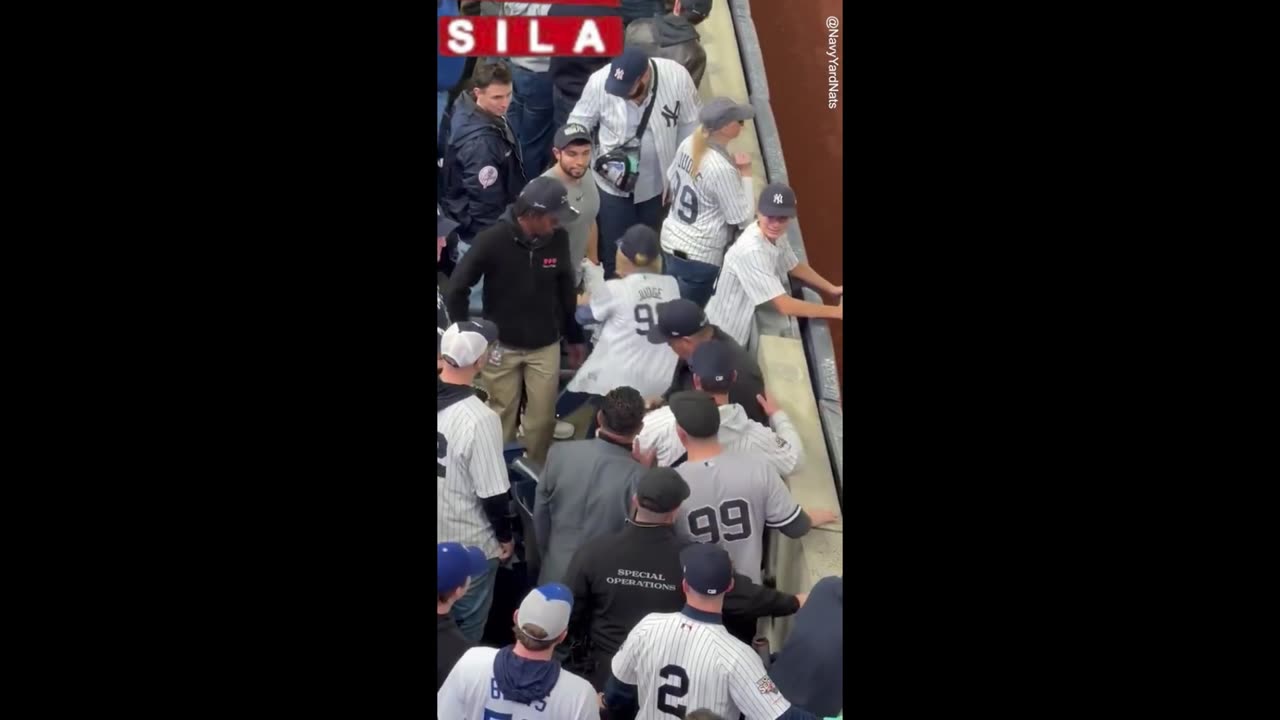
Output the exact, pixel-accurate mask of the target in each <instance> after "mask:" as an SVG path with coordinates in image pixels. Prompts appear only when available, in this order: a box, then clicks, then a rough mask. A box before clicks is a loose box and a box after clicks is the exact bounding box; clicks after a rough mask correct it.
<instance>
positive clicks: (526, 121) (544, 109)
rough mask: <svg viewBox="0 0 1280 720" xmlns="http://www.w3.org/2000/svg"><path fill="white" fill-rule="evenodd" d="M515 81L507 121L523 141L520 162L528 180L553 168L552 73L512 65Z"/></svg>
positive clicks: (518, 138) (521, 141) (517, 137)
mask: <svg viewBox="0 0 1280 720" xmlns="http://www.w3.org/2000/svg"><path fill="white" fill-rule="evenodd" d="M511 74H512V79H513V81H514V83H513V85H512V92H511V107H510V108H509V109H508V110H507V120H508V121H510V123H511V129H512V130H513V131H514V132H515V134H516V139H517V140H519V141H520V160H521V161H522V162H523V163H524V176H525V178H526V179H528V180H532V179H533V178H536V177H538V176H539V175H541V174H542V171H543V170H546V169H547V168H548V167H549V166H550V165H551V136H552V135H553V134H554V133H555V128H554V127H552V122H553V118H552V108H551V89H552V88H551V73H549V72H533V71H531V70H526V69H524V68H522V67H520V66H518V65H512V66H511Z"/></svg>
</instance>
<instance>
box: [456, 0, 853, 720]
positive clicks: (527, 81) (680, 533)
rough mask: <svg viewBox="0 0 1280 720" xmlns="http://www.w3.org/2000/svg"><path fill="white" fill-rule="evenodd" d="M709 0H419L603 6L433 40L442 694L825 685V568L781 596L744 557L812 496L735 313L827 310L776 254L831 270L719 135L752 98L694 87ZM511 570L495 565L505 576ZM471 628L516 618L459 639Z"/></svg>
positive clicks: (783, 195) (816, 278)
mask: <svg viewBox="0 0 1280 720" xmlns="http://www.w3.org/2000/svg"><path fill="white" fill-rule="evenodd" d="M711 10H712V0H674V2H667V3H663V2H660V0H622V2H621V7H619V8H607V7H595V6H562V5H555V6H551V5H546V4H543V3H523V2H507V3H499V2H495V3H489V2H467V1H465V0H464V2H462V3H461V5H459V3H458V2H456V0H437V11H438V13H439V14H440V15H442V16H443V15H458V14H505V15H539V16H541V15H550V16H555V15H559V14H565V15H573V16H577V15H607V14H618V15H620V16H621V17H622V18H623V22H624V24H625V27H626V30H625V37H626V48H625V49H624V51H623V53H622V54H621V55H620V56H618V57H615V58H600V59H583V58H551V59H546V58H507V59H501V60H498V59H479V60H474V59H467V60H466V61H463V59H461V58H444V57H441V58H440V60H441V62H440V71H439V73H440V74H439V75H438V77H437V136H438V140H439V143H438V149H437V162H438V164H439V182H438V186H437V210H436V216H437V217H436V241H437V243H436V252H437V255H436V257H437V261H438V266H439V272H438V274H437V294H436V327H437V358H436V367H437V375H438V379H437V440H436V442H437V446H436V450H437V452H436V455H437V496H438V502H437V508H438V509H437V517H436V521H437V530H436V540H437V605H436V610H437V636H438V645H437V648H438V649H437V665H436V687H437V712H438V717H440V718H450V719H451V720H461V719H463V718H466V719H467V720H470V719H471V718H474V719H475V720H487V719H488V718H510V717H513V713H516V715H515V716H517V717H521V718H525V717H545V718H556V719H560V718H575V719H577V718H599V717H609V718H632V717H641V718H649V717H667V716H673V717H685V718H704V719H705V718H721V717H723V718H728V719H729V720H736V718H738V717H739V716H740V715H742V716H744V717H746V718H751V719H753V720H754V718H769V719H771V720H772V719H776V718H815V717H817V718H820V717H828V716H834V715H836V714H837V713H838V712H840V711H841V708H842V706H843V695H842V688H841V683H842V680H841V677H840V673H841V667H842V651H841V645H842V636H843V634H842V632H841V617H842V613H843V581H842V579H841V578H839V577H829V578H825V579H823V580H822V581H820V582H819V583H817V585H815V586H814V588H813V590H812V591H811V593H801V594H798V595H791V594H787V593H781V592H778V591H777V590H775V589H773V588H772V587H771V583H770V582H768V580H767V578H765V577H764V576H763V565H764V557H765V547H766V543H767V542H768V539H769V538H768V536H767V534H766V529H767V528H774V529H777V530H778V531H779V532H781V533H782V534H783V535H786V536H788V537H800V536H803V535H804V534H805V533H807V532H809V531H810V529H811V528H812V527H814V526H820V525H824V524H828V523H832V522H836V521H838V516H837V513H836V512H835V511H834V510H832V509H827V508H804V507H801V506H800V505H799V503H797V502H796V501H795V499H794V498H793V497H792V495H791V492H790V490H789V489H788V486H787V483H786V481H785V478H786V477H787V476H788V475H790V474H791V473H793V472H794V471H795V470H796V468H797V467H799V466H800V464H801V463H803V462H804V451H803V447H802V444H801V441H800V438H799V435H798V434H797V432H796V430H795V428H794V426H793V424H792V422H791V420H790V419H789V418H788V417H787V414H786V412H784V411H783V410H781V409H780V408H779V407H778V405H777V403H776V402H775V400H774V399H773V397H772V396H771V395H770V394H769V391H768V389H767V388H766V387H765V383H764V378H763V375H762V373H761V371H760V367H759V365H758V364H757V362H756V361H755V358H754V356H753V351H754V349H755V337H754V336H753V335H752V334H751V332H750V330H749V327H750V316H751V315H752V313H753V312H754V310H755V308H756V306H758V305H761V304H764V303H772V304H773V306H774V307H775V308H777V309H778V310H779V311H781V312H783V313H784V314H789V315H794V316H801V317H830V318H837V319H840V318H843V308H842V306H841V305H827V304H824V303H806V302H802V301H799V300H796V299H794V298H792V297H791V295H790V294H789V293H788V292H787V290H786V288H785V286H784V276H787V275H789V276H790V277H791V278H793V279H796V280H799V281H802V282H805V283H807V284H809V285H810V286H812V287H814V288H815V289H817V290H819V291H820V292H823V293H825V294H827V295H829V296H831V297H834V298H839V297H840V296H841V295H842V293H843V288H841V287H838V286H835V285H833V284H831V283H830V282H828V281H827V280H826V279H824V278H823V277H822V276H821V275H820V274H818V273H817V272H816V271H814V270H813V269H812V268H811V267H809V266H808V265H807V264H804V263H800V262H799V261H798V259H797V258H796V256H795V253H794V252H792V251H791V249H790V247H789V245H788V242H787V240H786V238H785V233H786V230H787V228H788V227H789V223H790V222H791V219H792V218H794V217H795V216H796V198H795V194H794V193H793V192H792V191H791V190H790V188H788V187H786V186H785V185H781V184H771V185H769V186H767V187H765V188H763V189H762V191H761V192H760V193H758V194H757V193H756V192H755V191H754V188H753V185H752V179H751V173H750V160H749V158H748V157H747V156H746V155H745V154H744V153H741V152H738V153H733V152H731V151H730V150H729V148H728V145H729V143H731V142H732V141H733V140H734V139H735V138H736V137H737V135H738V133H739V132H740V131H741V127H742V126H743V124H744V123H745V122H746V121H747V120H749V119H751V117H752V111H751V108H750V106H749V105H748V104H746V103H745V102H740V101H735V100H734V99H731V98H714V99H711V100H709V101H707V102H706V103H705V104H704V103H703V102H702V101H701V99H700V96H699V93H698V86H699V84H700V83H701V81H702V76H703V73H704V72H705V68H706V52H705V50H704V49H703V48H702V47H701V45H700V43H699V35H698V32H697V29H696V28H697V26H698V25H699V24H700V23H701V22H703V21H704V20H706V18H707V17H708V16H709V15H710V13H711ZM473 60H474V61H473ZM744 318H746V320H745V321H744ZM565 366H567V367H565ZM566 376H569V377H566ZM566 380H567V386H566V382H565V381H566ZM579 411H582V412H579ZM570 416H573V417H577V418H579V424H580V425H581V424H583V423H584V422H585V426H586V427H585V430H586V432H585V438H584V439H572V438H574V437H580V438H581V437H582V435H583V433H582V432H581V431H580V429H579V427H577V426H575V425H574V424H572V423H569V422H567V420H566V418H570ZM584 419H585V420H584ZM517 458H519V459H518V460H517ZM517 568H519V569H520V572H521V573H523V575H522V582H515V581H513V580H512V579H511V578H510V577H505V576H504V571H505V575H517V574H519V573H517V572H516V570H517ZM512 610H514V612H512ZM508 612H511V615H510V617H511V620H510V622H506V620H505V618H506V617H507V613H508ZM790 615H795V618H794V621H793V627H794V629H793V631H792V632H791V634H790V636H789V638H788V640H787V642H786V643H785V644H784V646H783V647H782V648H779V649H778V651H777V652H774V653H769V652H767V651H762V650H761V649H760V646H759V643H758V641H757V637H756V635H757V625H758V621H759V620H760V619H762V618H769V617H783V616H790ZM486 626H490V629H491V630H492V629H493V628H497V629H498V632H497V633H496V636H497V637H498V638H501V640H507V639H510V638H511V637H512V635H514V642H513V643H511V642H502V641H499V642H488V643H486ZM490 639H492V638H490ZM495 645H496V646H498V647H494V646H495Z"/></svg>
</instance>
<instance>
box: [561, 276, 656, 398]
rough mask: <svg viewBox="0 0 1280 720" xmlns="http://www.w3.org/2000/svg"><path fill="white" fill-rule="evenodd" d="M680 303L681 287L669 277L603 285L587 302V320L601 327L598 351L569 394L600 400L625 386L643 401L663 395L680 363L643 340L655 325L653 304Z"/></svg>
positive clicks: (571, 383)
mask: <svg viewBox="0 0 1280 720" xmlns="http://www.w3.org/2000/svg"><path fill="white" fill-rule="evenodd" d="M678 297H680V286H679V285H678V284H677V283H676V279H675V278H673V277H671V276H670V275H650V274H647V273H635V274H632V275H628V276H626V277H625V278H621V279H618V280H610V281H608V282H606V283H605V284H604V288H603V289H602V290H601V291H600V292H598V293H597V294H596V295H593V296H592V297H591V315H592V316H593V317H594V318H595V319H596V320H599V321H600V322H601V323H602V325H601V329H600V334H599V335H598V337H597V340H596V343H597V344H596V348H595V350H593V351H592V352H591V355H590V357H588V358H587V361H586V362H585V363H583V365H582V368H581V369H579V370H578V372H577V374H575V375H574V376H573V380H571V381H569V390H571V391H573V392H585V393H593V394H596V395H604V394H606V393H608V392H609V391H610V390H613V389H614V388H616V387H621V386H623V385H627V386H630V387H633V388H635V389H636V390H637V391H639V392H640V395H641V396H642V397H656V396H659V395H661V394H662V393H663V392H664V391H665V390H666V389H667V386H668V385H670V384H671V376H672V375H673V374H674V373H675V370H676V362H677V361H678V360H679V359H680V358H679V357H677V356H676V354H675V352H674V351H672V350H671V348H670V347H669V346H667V345H666V344H665V343H664V344H662V345H655V344H653V343H651V342H649V338H648V337H647V336H648V334H649V330H650V328H652V327H653V324H654V323H655V322H656V321H657V319H658V311H657V310H656V309H655V308H656V306H657V304H658V303H661V302H667V301H668V300H674V299H676V298H678Z"/></svg>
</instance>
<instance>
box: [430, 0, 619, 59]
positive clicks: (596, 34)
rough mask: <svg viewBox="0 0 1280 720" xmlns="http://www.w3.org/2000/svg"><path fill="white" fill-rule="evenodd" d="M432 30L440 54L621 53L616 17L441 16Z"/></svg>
mask: <svg viewBox="0 0 1280 720" xmlns="http://www.w3.org/2000/svg"><path fill="white" fill-rule="evenodd" d="M575 4H579V5H581V4H584V3H575ZM597 4H601V3H597ZM438 30H439V33H440V35H439V37H440V42H439V46H438V52H439V53H440V54H441V55H444V56H446V57H457V56H485V57H529V56H533V57H552V56H577V57H616V56H618V55H621V54H622V18H620V17H490V16H483V17H442V18H440V22H439V26H438Z"/></svg>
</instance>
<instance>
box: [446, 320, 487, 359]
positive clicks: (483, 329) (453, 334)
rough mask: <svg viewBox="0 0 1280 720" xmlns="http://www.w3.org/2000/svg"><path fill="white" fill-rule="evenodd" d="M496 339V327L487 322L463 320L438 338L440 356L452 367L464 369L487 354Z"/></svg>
mask: <svg viewBox="0 0 1280 720" xmlns="http://www.w3.org/2000/svg"><path fill="white" fill-rule="evenodd" d="M497 339H498V326H497V325H494V324H493V323H491V322H489V321H488V320H463V321H462V322H456V323H454V324H452V325H450V326H449V329H448V330H445V331H444V335H441V336H440V356H441V357H443V358H444V359H445V360H447V361H449V363H450V364H451V365H453V366H454V367H466V366H468V365H471V364H473V363H474V362H475V361H477V360H479V359H480V358H482V357H484V355H485V353H487V352H489V344H490V343H492V342H493V341H494V340H497Z"/></svg>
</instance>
